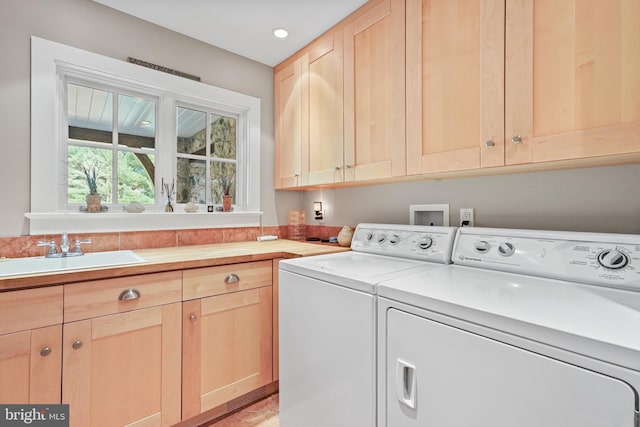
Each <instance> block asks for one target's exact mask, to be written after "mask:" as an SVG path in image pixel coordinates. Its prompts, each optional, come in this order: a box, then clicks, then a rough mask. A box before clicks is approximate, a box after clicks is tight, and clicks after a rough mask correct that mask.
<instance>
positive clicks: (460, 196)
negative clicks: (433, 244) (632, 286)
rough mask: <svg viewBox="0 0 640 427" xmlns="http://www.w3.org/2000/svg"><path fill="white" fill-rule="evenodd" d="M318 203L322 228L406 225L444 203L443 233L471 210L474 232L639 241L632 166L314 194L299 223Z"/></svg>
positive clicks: (636, 177)
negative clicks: (420, 209) (619, 236)
mask: <svg viewBox="0 0 640 427" xmlns="http://www.w3.org/2000/svg"><path fill="white" fill-rule="evenodd" d="M320 200H321V201H323V202H325V203H327V205H328V211H327V212H326V221H325V222H326V223H327V224H329V225H341V224H342V225H344V224H349V225H355V224H357V223H358V222H382V223H395V224H402V223H404V224H408V222H409V205H411V204H438V203H448V204H449V213H450V222H451V225H458V224H459V222H458V221H459V216H460V208H474V209H475V219H476V226H483V227H506V228H533V229H549V230H571V231H594V232H611V233H632V234H640V165H622V166H611V167H598V168H585V169H572V170H562V171H553V172H531V173H521V174H510V175H498V176H485V177H478V178H463V179H448V180H442V181H427V182H414V183H407V184H395V185H376V186H370V187H359V188H345V189H339V190H324V191H314V192H310V193H306V194H305V198H304V202H303V203H304V208H305V209H306V210H307V218H312V217H311V216H310V215H311V206H312V202H313V201H320ZM323 206H324V205H323Z"/></svg>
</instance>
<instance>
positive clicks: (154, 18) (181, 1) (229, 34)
mask: <svg viewBox="0 0 640 427" xmlns="http://www.w3.org/2000/svg"><path fill="white" fill-rule="evenodd" d="M93 1H95V2H97V3H101V4H103V5H106V6H109V7H111V8H114V9H117V10H120V11H122V12H124V13H126V14H129V15H133V16H135V17H138V18H140V19H143V20H145V21H148V22H152V23H154V24H157V25H160V26H162V27H165V28H168V29H170V30H173V31H176V32H178V33H182V34H185V35H187V36H190V37H193V38H194V39H198V40H201V41H203V42H206V43H208V44H211V45H214V46H217V47H220V48H222V49H225V50H228V51H231V52H234V53H236V54H238V55H242V56H245V57H247V58H251V59H253V60H255V61H258V62H261V63H263V64H266V65H269V66H272V67H273V66H275V65H277V64H278V63H280V62H282V61H283V60H284V59H286V58H287V57H289V56H291V55H292V54H293V53H295V52H296V51H297V50H299V49H300V48H302V47H304V46H305V45H307V44H308V43H309V42H311V41H312V40H313V39H315V38H316V37H318V36H319V35H320V34H322V33H324V32H325V31H326V30H328V29H329V28H331V27H332V26H333V25H334V24H336V23H337V22H339V21H340V20H341V19H342V18H344V17H345V16H347V15H349V14H350V13H351V12H353V11H354V10H356V9H357V8H358V7H360V6H361V5H363V4H364V3H366V0H93ZM278 27H283V28H286V29H287V30H288V31H289V37H287V38H286V39H278V38H276V37H275V36H274V35H273V33H272V30H273V29H274V28H278Z"/></svg>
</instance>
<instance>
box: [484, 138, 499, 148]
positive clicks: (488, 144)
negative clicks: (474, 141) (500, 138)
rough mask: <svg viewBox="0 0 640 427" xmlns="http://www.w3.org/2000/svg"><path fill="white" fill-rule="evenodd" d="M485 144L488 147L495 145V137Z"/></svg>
mask: <svg viewBox="0 0 640 427" xmlns="http://www.w3.org/2000/svg"><path fill="white" fill-rule="evenodd" d="M484 145H486V146H487V147H493V146H494V145H496V143H495V141H494V140H493V139H490V140H488V141H487V142H485V143H484Z"/></svg>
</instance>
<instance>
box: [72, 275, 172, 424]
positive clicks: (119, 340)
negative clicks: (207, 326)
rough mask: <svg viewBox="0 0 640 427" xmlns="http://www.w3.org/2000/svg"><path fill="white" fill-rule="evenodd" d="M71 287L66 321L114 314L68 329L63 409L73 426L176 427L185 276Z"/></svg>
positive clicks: (82, 284)
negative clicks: (66, 408)
mask: <svg viewBox="0 0 640 427" xmlns="http://www.w3.org/2000/svg"><path fill="white" fill-rule="evenodd" d="M153 284H156V285H157V288H161V289H164V292H163V293H162V294H161V295H158V294H156V293H154V289H155V288H156V287H154V286H153ZM65 286H66V288H65V316H66V315H67V313H69V315H70V316H71V313H74V314H73V315H74V316H79V314H78V313H83V312H84V313H86V315H89V314H90V313H91V312H92V311H93V312H100V313H103V312H104V311H111V312H114V313H113V314H108V315H103V316H99V317H94V318H88V319H84V320H78V321H74V322H70V323H65V324H64V327H63V339H62V343H63V351H62V355H63V356H62V359H63V360H62V403H68V404H69V412H70V417H69V418H70V424H71V426H76V427H88V426H91V427H100V426H104V427H116V426H170V425H173V424H176V423H178V422H179V421H180V412H181V408H180V382H181V352H182V349H181V339H180V334H181V329H182V325H181V313H182V304H181V302H180V299H181V288H182V281H181V272H170V273H158V274H149V275H140V276H134V277H129V278H118V279H108V280H98V281H92V282H85V283H78V284H71V285H65ZM67 290H68V292H67ZM147 305H151V306H150V307H145V306H147ZM82 306H84V307H85V308H86V310H82V309H81V307H82ZM105 307H109V308H105ZM141 307H144V308H141Z"/></svg>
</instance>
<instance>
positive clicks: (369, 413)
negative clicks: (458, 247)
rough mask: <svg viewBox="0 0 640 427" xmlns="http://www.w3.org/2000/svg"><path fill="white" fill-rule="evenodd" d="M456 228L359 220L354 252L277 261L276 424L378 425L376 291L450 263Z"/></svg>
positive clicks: (307, 426)
mask: <svg viewBox="0 0 640 427" xmlns="http://www.w3.org/2000/svg"><path fill="white" fill-rule="evenodd" d="M454 237H455V228H450V227H428V226H407V225H388V224H359V225H358V227H357V228H356V231H355V233H354V236H353V240H352V242H351V251H350V252H342V253H336V254H329V255H319V256H313V257H306V258H297V259H291V260H286V261H282V262H280V270H279V286H280V288H279V313H280V319H279V328H280V330H279V342H280V348H279V350H280V426H281V427H303V426H304V427H373V426H375V425H376V348H377V347H376V336H377V333H376V293H377V284H378V283H379V282H380V281H382V280H389V279H392V278H394V277H401V276H402V275H404V274H407V273H408V272H409V271H412V270H415V269H416V268H420V267H423V268H424V266H427V265H430V266H431V268H438V267H440V268H442V267H444V264H447V263H450V262H451V250H452V247H453V239H454Z"/></svg>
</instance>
